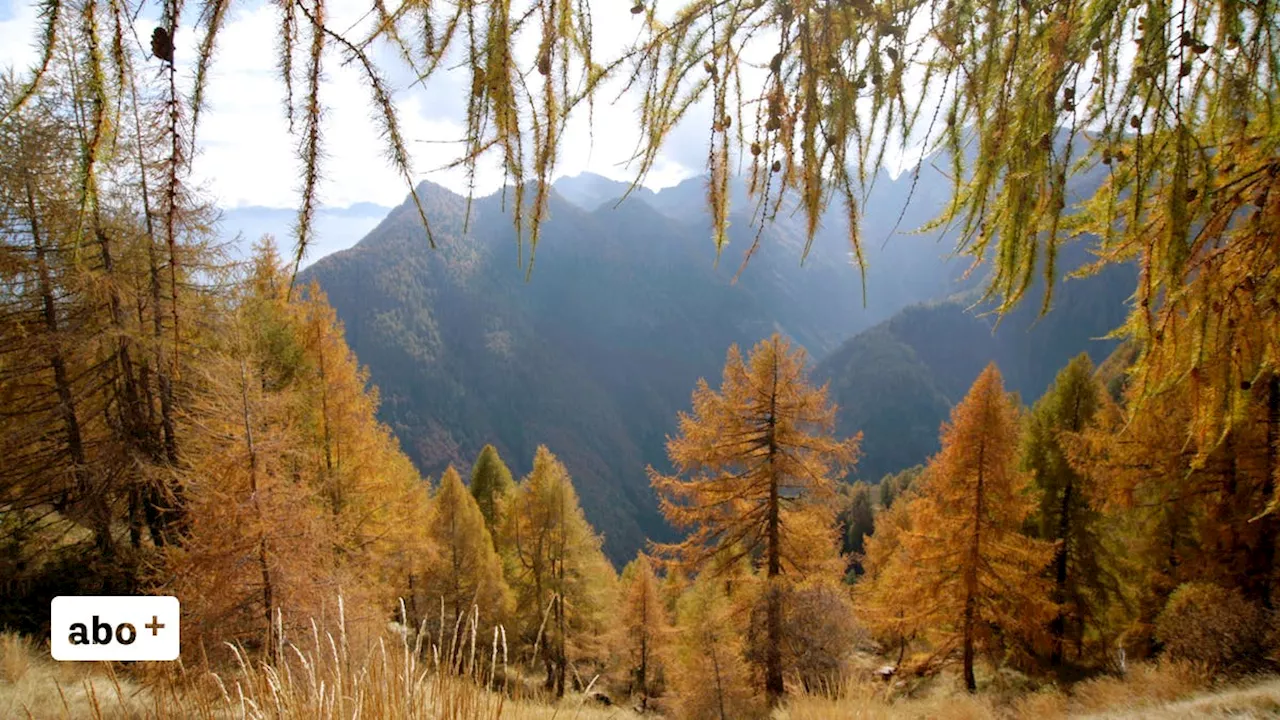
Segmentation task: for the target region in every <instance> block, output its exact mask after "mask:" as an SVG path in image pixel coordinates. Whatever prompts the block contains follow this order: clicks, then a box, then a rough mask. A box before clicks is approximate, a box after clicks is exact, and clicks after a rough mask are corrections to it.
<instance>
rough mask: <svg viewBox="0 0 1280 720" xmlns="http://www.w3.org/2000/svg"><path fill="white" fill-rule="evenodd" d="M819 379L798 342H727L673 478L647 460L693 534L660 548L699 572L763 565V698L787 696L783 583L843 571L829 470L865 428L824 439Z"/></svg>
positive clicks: (683, 437)
mask: <svg viewBox="0 0 1280 720" xmlns="http://www.w3.org/2000/svg"><path fill="white" fill-rule="evenodd" d="M835 412H836V408H835V406H834V405H832V404H830V403H829V402H827V390H826V387H825V386H823V387H820V388H818V387H814V386H813V385H810V384H809V382H808V378H807V375H806V371H805V352H804V350H803V348H796V349H795V350H792V348H791V345H790V343H789V342H787V340H785V339H783V338H782V337H781V336H779V335H777V334H774V335H773V337H771V338H769V339H768V340H763V341H761V342H759V343H758V344H757V345H756V346H755V347H754V348H752V350H751V353H750V355H749V357H748V358H747V359H746V361H744V360H743V358H742V354H741V352H740V351H739V350H738V347H737V346H736V345H735V346H733V347H731V348H730V349H729V353H728V360H727V362H726V363H725V367H724V376H723V380H722V382H721V386H720V390H719V391H715V390H712V389H711V388H710V387H709V386H708V385H707V383H706V381H705V380H700V381H699V382H698V386H697V388H696V389H695V390H694V392H693V412H692V413H691V414H690V413H681V414H680V433H679V435H678V436H677V437H674V438H670V439H669V440H668V441H667V452H668V454H669V455H670V458H671V461H672V464H673V465H674V466H675V468H676V472H677V474H675V475H672V476H666V475H662V474H660V473H658V472H656V471H655V470H653V468H649V475H650V482H651V483H652V485H653V487H654V489H655V490H656V491H657V493H658V498H659V503H660V507H661V510H662V513H663V515H664V516H666V518H667V520H669V521H670V522H671V523H673V524H674V525H676V526H677V527H680V528H686V529H690V530H691V532H690V533H689V536H688V537H687V538H686V539H685V541H684V542H681V543H677V544H670V545H660V546H658V548H659V550H661V551H662V552H664V553H666V554H667V555H669V556H675V557H677V558H678V559H679V560H680V561H681V563H682V564H683V565H685V566H687V567H689V568H691V569H696V568H699V567H702V566H703V565H704V564H707V563H708V561H712V560H714V561H715V563H714V565H716V566H720V567H724V566H727V565H732V564H733V562H734V561H735V560H737V559H740V558H746V559H749V560H750V561H751V563H752V564H753V565H754V566H755V567H756V568H758V569H760V570H762V571H763V574H764V577H765V581H766V584H767V586H766V589H765V600H764V602H765V623H764V625H765V628H764V633H763V635H764V648H763V650H764V652H763V655H764V657H763V666H764V667H763V669H764V683H765V692H766V694H767V695H768V696H769V698H770V700H771V701H776V700H777V698H778V697H780V696H781V695H782V693H783V690H784V688H783V656H782V647H783V637H782V635H783V619H784V608H783V600H784V593H785V587H786V583H787V582H796V581H799V580H803V579H805V578H806V577H809V576H814V575H820V574H823V573H836V574H839V573H841V571H842V561H841V560H840V558H839V551H838V539H837V531H836V527H835V518H834V514H833V512H834V511H833V508H834V505H835V503H834V502H833V500H834V499H835V487H834V483H833V477H832V476H833V475H835V474H837V473H839V472H841V471H843V470H845V469H847V468H849V467H851V466H852V465H853V463H854V461H855V460H856V456H857V450H858V443H859V441H860V439H861V435H858V436H855V437H853V438H849V439H847V440H837V439H836V438H834V437H833V436H832V434H831V433H832V430H833V428H834V426H835Z"/></svg>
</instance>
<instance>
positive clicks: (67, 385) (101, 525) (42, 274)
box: [25, 182, 115, 557]
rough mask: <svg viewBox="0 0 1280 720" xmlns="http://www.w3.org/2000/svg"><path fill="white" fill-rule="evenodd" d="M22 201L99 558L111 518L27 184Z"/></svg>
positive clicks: (110, 546) (52, 361)
mask: <svg viewBox="0 0 1280 720" xmlns="http://www.w3.org/2000/svg"><path fill="white" fill-rule="evenodd" d="M25 189H26V195H27V197H26V200H27V213H28V215H29V218H28V220H29V221H30V223H31V242H32V244H33V247H34V249H35V255H36V266H37V270H38V271H39V286H40V301H41V310H42V314H43V317H44V325H45V330H46V331H47V332H48V334H49V350H48V356H47V361H48V363H49V368H50V369H51V370H52V371H53V385H54V391H55V392H56V393H57V396H58V411H59V414H60V415H61V416H62V425H63V431H64V432H65V433H66V445H67V454H68V455H70V457H71V476H72V479H73V483H74V485H75V497H76V501H77V503H82V502H86V501H87V502H88V516H89V523H90V525H91V526H92V528H93V533H94V545H95V546H96V547H97V549H98V551H99V552H100V553H101V554H102V555H103V557H112V556H114V555H115V545H114V543H113V542H112V539H111V518H110V516H109V511H108V509H107V506H106V502H105V497H104V495H103V494H102V493H101V492H94V488H93V487H91V486H90V482H89V466H88V462H87V459H86V457H85V452H84V439H83V436H82V434H81V427H80V418H79V416H78V415H77V413H76V404H75V396H74V394H73V393H72V389H71V379H70V375H69V374H68V373H67V364H66V359H65V358H64V357H63V356H62V337H61V332H60V329H59V326H58V309H57V304H56V303H55V301H54V290H53V279H52V278H51V276H50V273H49V262H48V259H47V249H46V248H45V243H44V239H43V238H42V237H41V234H40V233H41V230H40V219H39V215H37V209H36V199H35V191H34V190H33V188H32V187H31V185H30V183H29V182H28V183H27V184H26V188H25Z"/></svg>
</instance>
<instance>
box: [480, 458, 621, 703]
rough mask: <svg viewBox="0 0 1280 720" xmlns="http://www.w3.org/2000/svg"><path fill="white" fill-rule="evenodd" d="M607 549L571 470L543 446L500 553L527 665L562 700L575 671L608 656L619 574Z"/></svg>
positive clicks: (507, 523)
mask: <svg viewBox="0 0 1280 720" xmlns="http://www.w3.org/2000/svg"><path fill="white" fill-rule="evenodd" d="M602 542H603V540H602V538H601V537H600V536H599V535H597V534H596V533H595V531H594V530H593V529H592V528H591V525H590V524H588V523H587V519H586V516H585V515H583V513H582V507H581V506H580V505H579V504H578V495H577V493H576V492H575V491H574V489H573V483H572V481H571V479H570V477H569V473H568V471H567V470H565V467H564V465H562V464H561V463H560V461H559V460H557V459H556V457H555V455H553V454H552V453H551V451H550V450H548V449H547V447H546V446H545V445H540V446H538V450H537V453H536V454H535V455H534V459H533V470H532V471H531V472H530V473H529V475H527V476H526V477H525V478H524V480H522V481H521V482H520V485H519V486H518V487H517V488H516V490H515V492H514V497H513V500H512V510H511V512H509V513H508V514H507V516H506V518H505V520H504V522H503V531H502V543H501V547H502V549H503V552H505V553H508V554H509V555H510V558H511V559H510V561H509V566H510V567H511V568H512V577H511V579H510V582H511V585H512V587H513V589H514V592H515V598H516V608H517V618H516V620H517V624H518V632H517V635H518V639H519V641H520V642H521V644H522V645H523V647H524V648H526V649H527V650H528V651H529V652H530V653H531V657H530V659H531V660H534V661H540V662H541V663H542V666H543V669H544V671H545V672H546V680H545V683H544V684H545V687H546V688H547V689H548V690H551V691H553V692H554V693H555V695H556V697H562V696H563V695H564V693H565V689H566V683H567V681H568V676H569V671H570V665H571V664H573V663H574V662H575V660H577V659H580V658H584V657H587V658H589V657H590V656H592V655H593V654H598V653H599V652H600V651H601V650H602V649H603V648H601V644H602V641H603V639H604V634H605V632H606V626H605V621H606V619H605V613H606V612H607V611H608V610H609V609H610V608H612V607H614V605H613V603H614V597H613V595H614V592H615V591H616V588H615V585H616V583H617V575H616V573H615V572H614V570H613V566H611V565H610V564H609V561H608V560H607V559H605V557H604V554H603V553H602V552H601V550H600V548H601V544H602ZM535 655H536V656H535Z"/></svg>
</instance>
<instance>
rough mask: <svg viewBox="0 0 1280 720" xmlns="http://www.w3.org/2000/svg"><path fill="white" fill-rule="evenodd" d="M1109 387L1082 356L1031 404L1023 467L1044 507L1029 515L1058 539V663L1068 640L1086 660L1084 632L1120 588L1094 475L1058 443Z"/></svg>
mask: <svg viewBox="0 0 1280 720" xmlns="http://www.w3.org/2000/svg"><path fill="white" fill-rule="evenodd" d="M1105 393H1106V391H1105V390H1104V389H1103V388H1102V387H1101V385H1100V384H1099V383H1098V381H1097V380H1095V379H1094V377H1093V363H1091V362H1090V360H1089V356H1088V355H1085V354H1081V355H1079V356H1077V357H1076V358H1075V359H1073V360H1072V361H1071V362H1070V363H1068V364H1067V366H1066V367H1065V368H1063V370H1062V371H1061V372H1059V373H1058V377H1057V379H1056V380H1055V381H1054V384H1053V385H1052V386H1051V387H1050V388H1049V390H1048V391H1047V392H1046V393H1045V395H1044V397H1042V398H1040V400H1039V401H1038V402H1037V403H1036V405H1035V407H1034V408H1033V409H1032V412H1031V416H1030V418H1029V419H1028V422H1027V430H1026V436H1025V438H1024V442H1023V449H1022V463H1023V467H1024V468H1025V469H1026V470H1027V471H1028V472H1030V473H1031V478H1032V482H1033V483H1034V485H1035V487H1036V488H1037V490H1038V491H1039V492H1038V495H1039V499H1040V507H1039V510H1038V511H1037V512H1036V513H1035V515H1034V516H1033V518H1032V522H1033V524H1034V525H1035V530H1036V535H1037V536H1038V537H1039V538H1041V539H1043V540H1048V541H1051V542H1053V543H1055V549H1054V557H1053V562H1052V564H1051V565H1050V568H1049V572H1050V574H1051V576H1052V579H1053V596H1052V598H1053V602H1054V605H1056V606H1057V612H1056V615H1055V617H1054V619H1053V621H1052V623H1051V624H1050V628H1049V630H1050V633H1051V635H1052V649H1051V657H1050V660H1051V662H1052V663H1053V664H1054V665H1060V664H1061V663H1062V662H1063V660H1064V659H1065V646H1066V644H1067V642H1068V641H1070V642H1071V643H1072V644H1073V645H1074V647H1075V655H1076V659H1077V660H1080V659H1082V658H1081V655H1082V653H1083V646H1084V642H1085V636H1086V633H1088V632H1090V631H1094V632H1096V631H1097V630H1098V629H1099V628H1098V625H1099V623H1100V622H1101V620H1102V615H1103V613H1105V612H1106V610H1107V608H1108V606H1109V605H1110V604H1111V603H1112V602H1113V601H1114V600H1116V599H1117V597H1118V592H1119V588H1118V587H1117V581H1116V579H1115V577H1114V576H1113V575H1112V570H1111V563H1110V562H1109V561H1108V560H1109V559H1108V558H1107V549H1106V547H1105V546H1104V544H1103V542H1102V538H1101V537H1100V532H1101V531H1102V527H1101V518H1100V517H1099V512H1098V510H1097V509H1096V508H1097V503H1098V501H1099V500H1100V497H1099V495H1100V493H1101V491H1100V490H1099V488H1098V487H1097V484H1096V482H1095V480H1094V479H1093V478H1092V477H1090V476H1089V475H1088V474H1084V473H1080V472H1078V471H1077V470H1076V469H1075V468H1073V467H1072V466H1071V464H1070V462H1069V461H1068V459H1067V457H1066V454H1065V451H1064V449H1063V447H1062V444H1061V435H1062V434H1064V433H1077V434H1078V433H1081V432H1084V431H1085V430H1086V429H1087V428H1089V427H1091V426H1092V425H1093V423H1094V417H1095V415H1096V414H1097V413H1098V409H1099V407H1100V406H1101V404H1102V403H1103V402H1105Z"/></svg>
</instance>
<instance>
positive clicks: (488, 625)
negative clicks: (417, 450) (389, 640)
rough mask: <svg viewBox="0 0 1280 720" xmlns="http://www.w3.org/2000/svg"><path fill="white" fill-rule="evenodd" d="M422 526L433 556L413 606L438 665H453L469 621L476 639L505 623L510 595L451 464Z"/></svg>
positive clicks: (429, 557)
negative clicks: (419, 614)
mask: <svg viewBox="0 0 1280 720" xmlns="http://www.w3.org/2000/svg"><path fill="white" fill-rule="evenodd" d="M426 527H427V535H428V536H429V537H430V539H431V547H432V552H431V553H430V554H429V555H427V556H426V557H425V558H424V559H423V560H424V561H423V564H422V570H421V577H422V583H421V585H420V586H418V588H417V595H416V596H415V598H414V604H415V606H416V607H419V608H422V609H423V614H424V617H423V618H422V619H424V620H425V621H426V625H425V628H424V630H425V632H426V637H427V638H428V639H429V641H430V642H434V643H436V644H437V650H438V652H439V657H440V658H441V661H442V662H445V663H447V664H449V665H452V664H453V663H456V662H458V661H459V653H460V652H461V650H462V647H463V643H462V634H464V633H468V632H469V629H468V627H469V625H468V624H469V623H470V622H472V621H473V619H474V618H478V619H475V620H474V622H476V623H478V628H477V629H478V632H479V633H480V637H490V636H491V635H492V633H493V628H494V627H496V626H497V625H498V624H500V623H503V622H505V621H506V618H507V617H508V615H509V613H510V610H511V592H510V590H509V589H508V588H507V583H506V580H505V579H504V578H503V576H502V561H501V560H500V559H499V557H498V553H497V551H495V550H494V548H493V539H492V538H491V537H490V536H489V530H488V528H486V527H485V524H484V515H483V514H482V513H481V512H480V506H479V505H477V504H476V500H475V498H474V497H472V496H471V493H469V492H467V489H466V487H464V486H463V484H462V478H461V477H459V475H458V472H457V471H456V470H454V469H453V466H452V465H450V466H449V467H448V468H446V469H445V471H444V475H443V476H441V478H440V489H439V490H438V491H437V492H436V494H435V497H434V498H432V501H431V509H430V511H429V512H428V514H427V517H426ZM435 608H439V610H440V612H439V613H438V614H437V613H435V612H433V610H434V609H435Z"/></svg>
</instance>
